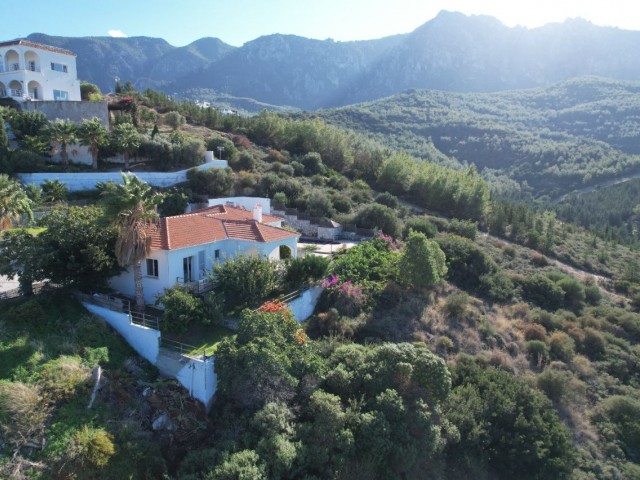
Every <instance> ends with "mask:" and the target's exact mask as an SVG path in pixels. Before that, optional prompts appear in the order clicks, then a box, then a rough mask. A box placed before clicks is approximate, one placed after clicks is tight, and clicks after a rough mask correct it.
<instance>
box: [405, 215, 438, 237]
mask: <svg viewBox="0 0 640 480" xmlns="http://www.w3.org/2000/svg"><path fill="white" fill-rule="evenodd" d="M411 230H413V231H415V232H420V233H424V234H425V236H426V237H427V238H433V237H435V236H436V234H437V233H438V227H436V226H435V225H434V224H433V223H431V222H430V221H429V220H427V219H426V218H420V217H417V218H413V219H410V220H408V221H407V222H406V223H405V224H404V231H403V233H402V236H403V237H404V238H407V237H408V236H409V232H410V231H411Z"/></svg>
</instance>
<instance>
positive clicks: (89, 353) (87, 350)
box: [82, 347, 109, 368]
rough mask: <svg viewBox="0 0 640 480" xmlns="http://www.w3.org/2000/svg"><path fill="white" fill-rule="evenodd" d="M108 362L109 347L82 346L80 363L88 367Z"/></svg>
mask: <svg viewBox="0 0 640 480" xmlns="http://www.w3.org/2000/svg"><path fill="white" fill-rule="evenodd" d="M108 362H109V349H108V348H107V347H96V348H91V347H84V348H83V351H82V363H83V364H84V365H86V366H87V367H89V368H93V367H97V366H98V365H106V364H107V363H108Z"/></svg>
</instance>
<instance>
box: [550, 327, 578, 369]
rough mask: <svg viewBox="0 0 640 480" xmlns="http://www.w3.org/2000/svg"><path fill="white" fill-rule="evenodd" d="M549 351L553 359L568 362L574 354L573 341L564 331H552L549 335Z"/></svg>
mask: <svg viewBox="0 0 640 480" xmlns="http://www.w3.org/2000/svg"><path fill="white" fill-rule="evenodd" d="M549 353H550V355H551V358H553V359H555V360H562V361H563V362H569V361H571V359H572V358H573V356H574V355H575V342H574V341H573V339H572V338H571V337H570V336H569V335H567V334H566V333H564V332H554V333H553V334H552V335H551V337H549Z"/></svg>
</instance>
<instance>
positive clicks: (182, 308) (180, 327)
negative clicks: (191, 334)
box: [158, 285, 204, 332]
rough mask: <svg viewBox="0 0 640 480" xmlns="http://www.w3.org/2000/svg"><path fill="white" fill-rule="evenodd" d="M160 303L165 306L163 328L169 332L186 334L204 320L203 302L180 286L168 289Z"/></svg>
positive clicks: (159, 300)
mask: <svg viewBox="0 0 640 480" xmlns="http://www.w3.org/2000/svg"><path fill="white" fill-rule="evenodd" d="M158 303H161V304H162V305H163V306H164V314H163V316H162V325H161V327H162V329H163V330H165V331H167V332H184V331H185V330H186V329H187V328H188V327H189V325H191V324H192V323H201V322H202V321H203V319H204V306H203V304H202V300H201V299H200V298H199V297H196V296H195V295H192V294H191V293H189V292H188V291H187V290H186V289H184V288H182V287H180V286H179V285H176V286H174V287H171V288H168V289H166V290H165V291H164V293H163V294H162V296H161V297H160V298H159V299H158Z"/></svg>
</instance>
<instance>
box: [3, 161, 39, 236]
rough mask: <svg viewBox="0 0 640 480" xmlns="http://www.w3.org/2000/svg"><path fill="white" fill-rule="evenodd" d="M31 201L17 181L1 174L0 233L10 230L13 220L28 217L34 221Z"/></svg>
mask: <svg viewBox="0 0 640 480" xmlns="http://www.w3.org/2000/svg"><path fill="white" fill-rule="evenodd" d="M31 204H32V202H31V200H30V199H29V197H27V194H26V193H25V191H24V190H23V189H22V187H21V186H20V184H19V183H18V182H17V181H16V180H12V179H10V178H9V177H8V176H7V175H4V174H0V232H1V231H3V230H6V229H7V228H10V227H11V226H12V225H13V220H19V219H20V216H21V215H27V216H28V217H29V220H33V212H32V211H31Z"/></svg>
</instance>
